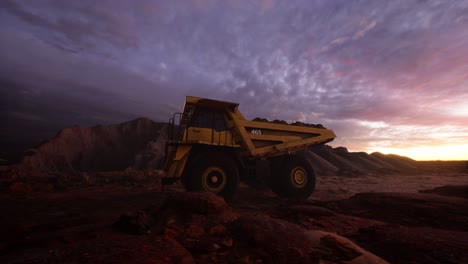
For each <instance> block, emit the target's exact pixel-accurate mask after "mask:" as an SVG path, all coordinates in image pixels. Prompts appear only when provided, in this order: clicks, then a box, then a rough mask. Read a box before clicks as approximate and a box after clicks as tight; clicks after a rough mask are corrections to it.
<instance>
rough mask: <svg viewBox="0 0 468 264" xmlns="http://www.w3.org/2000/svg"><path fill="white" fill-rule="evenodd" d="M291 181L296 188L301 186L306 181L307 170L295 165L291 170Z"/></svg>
mask: <svg viewBox="0 0 468 264" xmlns="http://www.w3.org/2000/svg"><path fill="white" fill-rule="evenodd" d="M290 176H291V182H292V184H293V186H294V187H296V188H303V187H304V186H306V184H307V181H308V176H307V172H306V170H305V169H304V168H302V167H295V168H294V169H292V170H291V175H290Z"/></svg>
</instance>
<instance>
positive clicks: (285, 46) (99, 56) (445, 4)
mask: <svg viewBox="0 0 468 264" xmlns="http://www.w3.org/2000/svg"><path fill="white" fill-rule="evenodd" d="M0 91H1V98H2V99H0V100H1V106H0V115H1V116H2V119H3V118H6V120H7V126H6V127H3V128H2V129H1V130H0V131H1V135H2V137H3V138H4V141H2V143H5V139H8V140H10V138H12V137H13V136H12V135H19V134H22V133H23V134H24V133H25V132H24V131H25V130H28V131H29V132H31V131H34V133H35V135H36V136H37V137H40V136H42V137H44V138H47V137H50V136H51V134H52V136H53V134H54V133H55V132H53V133H52V132H51V131H52V130H53V131H55V130H56V129H58V128H60V127H62V126H68V125H72V124H80V125H93V124H106V123H115V122H120V121H126V120H129V119H131V118H134V117H138V116H145V117H148V118H151V119H153V120H156V121H165V120H167V119H168V117H169V116H170V114H171V113H172V112H175V111H178V110H180V108H181V106H182V104H183V101H184V96H185V95H195V96H202V97H210V98H216V99H222V100H228V101H234V102H239V103H240V104H241V106H240V109H241V111H242V112H243V113H244V115H245V116H246V117H247V118H254V117H256V116H260V117H266V118H269V119H283V120H287V121H293V120H300V121H304V122H309V123H321V124H323V125H325V126H326V127H328V128H331V129H333V130H335V132H336V134H337V135H338V138H337V139H336V140H335V141H334V142H333V143H332V145H334V146H339V145H341V146H346V147H347V148H348V149H349V150H352V151H367V152H373V151H381V152H384V153H396V154H401V155H406V156H410V157H412V158H416V159H468V1H466V0H417V1H416V0H414V1H413V0H392V1H387V0H382V1H379V0H355V1H354V0H353V1H351V0H342V1H338V0H337V1H334V0H291V1H286V0H283V1H280V0H245V1H243V0H219V1H216V0H167V1H158V0H134V1H132V0H107V1H106V0H100V1H94V0H81V1H63V0H36V1H19V0H2V1H1V2H0ZM11 140H13V139H11Z"/></svg>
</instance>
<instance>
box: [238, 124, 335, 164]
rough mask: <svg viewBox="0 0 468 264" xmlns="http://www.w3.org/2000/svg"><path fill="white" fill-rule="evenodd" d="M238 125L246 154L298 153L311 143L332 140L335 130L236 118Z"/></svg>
mask: <svg viewBox="0 0 468 264" xmlns="http://www.w3.org/2000/svg"><path fill="white" fill-rule="evenodd" d="M233 122H234V123H235V125H234V128H235V130H236V132H237V134H239V135H240V137H241V138H242V142H243V145H244V147H245V151H243V153H242V154H243V155H244V156H251V157H253V158H261V157H272V156H278V155H284V154H290V153H294V152H296V151H298V150H300V149H303V148H306V147H308V146H311V145H316V144H321V143H326V142H330V141H332V140H333V139H334V138H335V137H336V135H335V133H334V132H333V131H332V130H329V129H325V128H316V127H308V126H297V125H287V124H277V123H270V122H258V121H247V120H245V119H244V120H242V119H236V118H233Z"/></svg>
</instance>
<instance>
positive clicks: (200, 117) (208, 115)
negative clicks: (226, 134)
mask: <svg viewBox="0 0 468 264" xmlns="http://www.w3.org/2000/svg"><path fill="white" fill-rule="evenodd" d="M190 126H191V127H200V128H211V129H214V130H216V131H224V130H227V129H228V127H227V125H226V120H225V119H224V113H223V112H222V111H213V110H209V109H204V108H197V109H195V111H194V112H193V115H192V118H191V119H190Z"/></svg>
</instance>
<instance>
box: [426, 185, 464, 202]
mask: <svg viewBox="0 0 468 264" xmlns="http://www.w3.org/2000/svg"><path fill="white" fill-rule="evenodd" d="M419 192H420V193H431V194H438V195H444V196H452V197H460V198H466V199H468V185H462V186H455V185H445V186H440V187H436V188H433V189H429V190H421V191H419Z"/></svg>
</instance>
